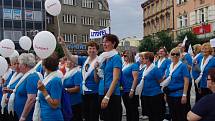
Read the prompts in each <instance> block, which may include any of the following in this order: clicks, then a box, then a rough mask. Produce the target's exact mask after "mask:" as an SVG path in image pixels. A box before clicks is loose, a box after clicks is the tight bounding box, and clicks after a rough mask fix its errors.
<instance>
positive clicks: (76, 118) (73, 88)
mask: <svg viewBox="0 0 215 121" xmlns="http://www.w3.org/2000/svg"><path fill="white" fill-rule="evenodd" d="M66 65H67V66H66V67H67V68H68V71H67V72H66V74H65V75H64V78H63V80H62V81H63V88H64V89H65V90H66V91H67V92H68V93H69V94H70V95H71V108H72V111H73V117H72V121H80V120H82V108H81V106H82V97H81V93H80V85H81V82H82V76H81V71H80V67H76V66H75V63H73V62H72V61H70V60H67V61H66ZM64 121H67V120H65V118H64ZM69 121H70V120H69Z"/></svg>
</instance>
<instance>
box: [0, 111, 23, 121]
mask: <svg viewBox="0 0 215 121" xmlns="http://www.w3.org/2000/svg"><path fill="white" fill-rule="evenodd" d="M0 121H19V118H18V116H17V114H16V112H14V116H13V115H12V113H11V114H8V111H7V109H6V108H5V109H4V114H1V113H0Z"/></svg>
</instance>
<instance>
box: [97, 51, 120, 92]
mask: <svg viewBox="0 0 215 121" xmlns="http://www.w3.org/2000/svg"><path fill="white" fill-rule="evenodd" d="M101 68H102V69H103V70H104V87H105V91H108V90H109V88H110V85H111V83H112V81H113V69H114V68H118V69H120V70H122V59H121V56H120V55H119V54H117V55H114V56H113V57H111V58H109V59H108V60H106V61H105V62H103V64H102V66H101ZM120 76H121V71H120V75H119V78H120ZM119 80H120V79H119ZM119 80H118V83H117V84H116V87H115V90H114V93H113V94H114V95H120V88H119V87H120V82H119Z"/></svg>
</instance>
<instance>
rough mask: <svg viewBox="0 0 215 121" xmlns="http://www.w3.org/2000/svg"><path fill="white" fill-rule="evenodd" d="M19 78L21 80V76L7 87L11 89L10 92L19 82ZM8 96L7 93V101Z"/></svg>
mask: <svg viewBox="0 0 215 121" xmlns="http://www.w3.org/2000/svg"><path fill="white" fill-rule="evenodd" d="M21 78H22V76H21V77H20V78H18V79H17V80H16V81H15V82H14V83H13V84H11V85H10V86H9V89H11V90H13V89H15V87H16V85H17V83H18V82H19V80H20V79H21ZM10 95H11V94H10V93H7V97H8V99H9V98H10Z"/></svg>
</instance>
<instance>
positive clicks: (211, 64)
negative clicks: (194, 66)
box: [198, 57, 215, 88]
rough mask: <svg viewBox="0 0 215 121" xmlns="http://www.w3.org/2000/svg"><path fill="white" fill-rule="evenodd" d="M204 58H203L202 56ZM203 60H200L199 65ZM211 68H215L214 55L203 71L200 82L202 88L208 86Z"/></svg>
mask: <svg viewBox="0 0 215 121" xmlns="http://www.w3.org/2000/svg"><path fill="white" fill-rule="evenodd" d="M202 60H203V58H202ZM202 60H201V61H200V64H199V67H200V65H201V62H202ZM210 68H215V58H214V57H213V58H212V59H211V60H210V61H209V62H208V64H207V65H206V67H205V69H204V71H203V75H202V79H201V80H200V82H199V84H200V87H201V88H207V78H208V70H209V69H210ZM199 74H200V73H199ZM199 74H198V76H199Z"/></svg>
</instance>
